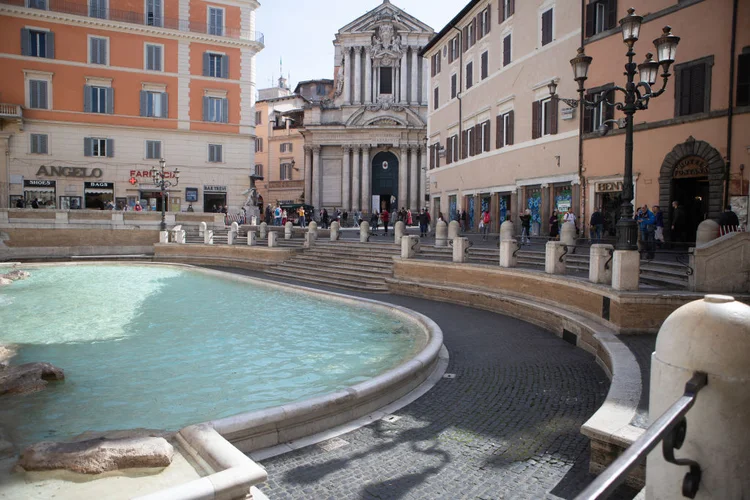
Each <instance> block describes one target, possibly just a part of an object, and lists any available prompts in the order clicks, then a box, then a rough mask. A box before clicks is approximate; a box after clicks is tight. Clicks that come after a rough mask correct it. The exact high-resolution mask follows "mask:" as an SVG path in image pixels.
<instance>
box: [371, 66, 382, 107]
mask: <svg viewBox="0 0 750 500" xmlns="http://www.w3.org/2000/svg"><path fill="white" fill-rule="evenodd" d="M373 69H374V71H373V74H374V75H375V78H373V82H372V89H373V90H372V92H373V96H374V97H373V101H374V102H377V100H378V97H380V66H376V67H375V68H373Z"/></svg>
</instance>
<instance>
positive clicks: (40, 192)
mask: <svg viewBox="0 0 750 500" xmlns="http://www.w3.org/2000/svg"><path fill="white" fill-rule="evenodd" d="M56 184H57V183H56V182H55V181H47V180H25V181H23V197H24V201H25V204H26V208H55V206H56V204H55V190H56Z"/></svg>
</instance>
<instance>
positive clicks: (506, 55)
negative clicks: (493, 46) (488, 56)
mask: <svg viewBox="0 0 750 500" xmlns="http://www.w3.org/2000/svg"><path fill="white" fill-rule="evenodd" d="M510 36H511V35H508V36H506V37H505V38H503V66H507V65H508V64H510Z"/></svg>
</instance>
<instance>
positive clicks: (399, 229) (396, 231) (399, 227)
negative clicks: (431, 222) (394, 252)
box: [393, 220, 406, 245]
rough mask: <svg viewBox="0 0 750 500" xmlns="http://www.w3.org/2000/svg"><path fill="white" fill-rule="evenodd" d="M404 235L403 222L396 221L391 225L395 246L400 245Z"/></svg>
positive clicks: (404, 227)
mask: <svg viewBox="0 0 750 500" xmlns="http://www.w3.org/2000/svg"><path fill="white" fill-rule="evenodd" d="M405 234H406V225H405V224H404V221H401V220H399V221H396V223H395V224H394V225H393V242H394V243H395V244H396V245H399V244H401V238H402V237H403V236H404V235H405Z"/></svg>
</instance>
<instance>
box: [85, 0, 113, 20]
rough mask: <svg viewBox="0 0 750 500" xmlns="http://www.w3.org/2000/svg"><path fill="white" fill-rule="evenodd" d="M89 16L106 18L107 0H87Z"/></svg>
mask: <svg viewBox="0 0 750 500" xmlns="http://www.w3.org/2000/svg"><path fill="white" fill-rule="evenodd" d="M89 16H90V17H98V18H99V19H108V18H109V5H108V2H107V0H89Z"/></svg>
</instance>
